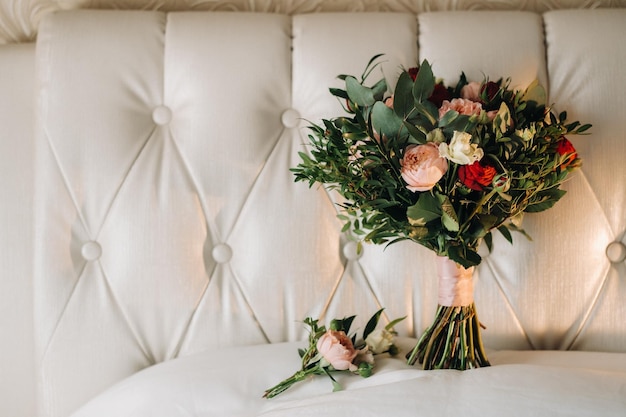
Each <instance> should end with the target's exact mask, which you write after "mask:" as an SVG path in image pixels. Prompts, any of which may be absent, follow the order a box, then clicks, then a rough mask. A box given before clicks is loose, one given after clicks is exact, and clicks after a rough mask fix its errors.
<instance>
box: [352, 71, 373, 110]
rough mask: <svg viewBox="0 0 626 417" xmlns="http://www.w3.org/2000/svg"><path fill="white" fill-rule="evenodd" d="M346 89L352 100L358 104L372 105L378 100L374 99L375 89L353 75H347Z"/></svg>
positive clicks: (363, 105)
mask: <svg viewBox="0 0 626 417" xmlns="http://www.w3.org/2000/svg"><path fill="white" fill-rule="evenodd" d="M346 91H347V93H348V97H349V98H350V100H352V102H354V103H356V104H357V105H358V106H362V107H366V106H371V105H373V104H374V103H375V102H376V100H375V99H374V91H373V90H372V89H371V88H368V87H365V86H364V85H362V84H361V83H360V82H358V81H357V79H356V78H354V77H352V76H348V77H346Z"/></svg>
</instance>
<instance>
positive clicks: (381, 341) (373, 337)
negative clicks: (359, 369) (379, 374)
mask: <svg viewBox="0 0 626 417" xmlns="http://www.w3.org/2000/svg"><path fill="white" fill-rule="evenodd" d="M365 344H367V346H368V347H369V348H370V350H371V351H372V352H373V353H374V354H379V353H384V352H387V351H388V350H389V348H390V347H391V345H393V333H391V332H390V331H389V330H387V329H380V330H374V331H373V332H372V333H370V334H369V335H367V337H366V338H365Z"/></svg>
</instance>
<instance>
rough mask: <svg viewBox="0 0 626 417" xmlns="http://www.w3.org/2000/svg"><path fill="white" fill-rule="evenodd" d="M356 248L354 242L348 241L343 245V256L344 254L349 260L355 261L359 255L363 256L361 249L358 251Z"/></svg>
mask: <svg viewBox="0 0 626 417" xmlns="http://www.w3.org/2000/svg"><path fill="white" fill-rule="evenodd" d="M357 249H358V244H357V243H356V242H352V241H350V242H348V243H346V244H345V245H344V246H343V256H345V257H346V259H347V260H349V261H356V260H357V259H359V258H360V257H361V256H363V251H361V253H359V252H358V251H357Z"/></svg>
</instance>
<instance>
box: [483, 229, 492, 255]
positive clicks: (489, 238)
mask: <svg viewBox="0 0 626 417" xmlns="http://www.w3.org/2000/svg"><path fill="white" fill-rule="evenodd" d="M483 240H484V241H485V245H487V249H489V253H491V250H492V249H493V236H492V235H491V232H489V233H487V234H486V235H485V237H484V238H483Z"/></svg>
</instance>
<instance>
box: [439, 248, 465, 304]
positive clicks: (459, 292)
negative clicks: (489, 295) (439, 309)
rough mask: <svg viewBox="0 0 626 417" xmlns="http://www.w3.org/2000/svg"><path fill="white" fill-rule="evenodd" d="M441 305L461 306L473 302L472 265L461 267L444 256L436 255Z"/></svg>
mask: <svg viewBox="0 0 626 417" xmlns="http://www.w3.org/2000/svg"><path fill="white" fill-rule="evenodd" d="M437 275H438V277H439V298H438V302H439V305H441V306H446V307H462V306H469V305H471V304H472V303H473V302H474V281H473V279H472V277H473V275H474V267H473V266H472V267H470V268H467V269H466V268H463V267H462V266H461V265H459V264H457V263H456V262H454V261H451V260H450V259H449V258H447V257H445V256H437Z"/></svg>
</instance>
